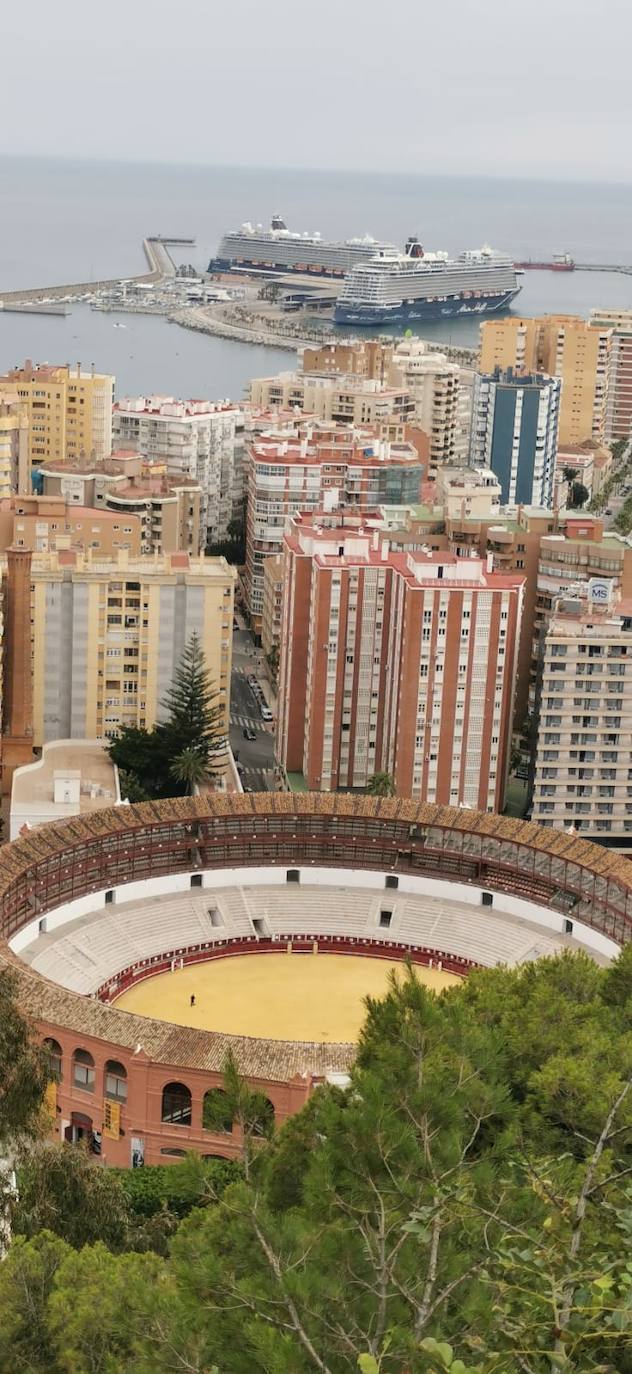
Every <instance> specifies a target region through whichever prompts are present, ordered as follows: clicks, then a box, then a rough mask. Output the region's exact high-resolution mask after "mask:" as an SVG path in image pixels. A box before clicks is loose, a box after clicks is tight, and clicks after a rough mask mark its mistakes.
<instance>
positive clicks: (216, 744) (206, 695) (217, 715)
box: [157, 634, 227, 772]
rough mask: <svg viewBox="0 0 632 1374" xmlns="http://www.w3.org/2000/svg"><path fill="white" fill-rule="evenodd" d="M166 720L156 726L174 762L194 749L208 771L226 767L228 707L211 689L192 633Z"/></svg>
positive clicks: (168, 701)
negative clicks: (226, 711)
mask: <svg viewBox="0 0 632 1374" xmlns="http://www.w3.org/2000/svg"><path fill="white" fill-rule="evenodd" d="M163 706H164V707H165V709H166V710H167V712H168V716H167V719H166V720H165V721H164V723H163V724H162V725H159V726H158V727H157V733H158V734H159V735H160V737H161V739H162V740H163V741H164V742H165V746H166V751H167V753H168V755H169V757H170V759H171V762H172V763H173V761H174V760H175V759H177V758H178V757H179V756H181V755H182V754H184V753H185V751H187V750H191V751H193V752H195V753H197V754H198V755H199V756H200V757H201V758H202V759H203V760H204V763H205V764H206V766H207V767H208V769H209V771H210V772H212V771H213V770H218V769H219V770H221V769H222V768H223V767H224V766H225V764H226V747H227V742H226V731H225V725H224V720H225V706H224V702H223V699H222V696H221V694H220V692H218V691H216V690H215V689H214V688H213V687H212V686H211V682H210V679H209V677H208V673H207V671H206V663H205V660H204V653H203V650H202V646H201V644H200V640H199V637H198V635H197V634H193V635H192V636H191V639H190V640H189V643H188V644H187V646H186V649H185V650H184V653H183V655H182V658H181V660H180V662H179V664H178V667H177V668H176V671H175V673H174V677H173V682H172V684H171V687H170V688H169V691H168V692H167V695H166V697H165V699H164V702H163Z"/></svg>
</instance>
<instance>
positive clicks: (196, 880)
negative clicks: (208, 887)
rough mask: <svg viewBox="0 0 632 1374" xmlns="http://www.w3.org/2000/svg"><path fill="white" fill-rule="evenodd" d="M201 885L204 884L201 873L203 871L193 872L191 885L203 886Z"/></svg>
mask: <svg viewBox="0 0 632 1374" xmlns="http://www.w3.org/2000/svg"><path fill="white" fill-rule="evenodd" d="M201 886H202V874H201V873H192V874H191V887H201Z"/></svg>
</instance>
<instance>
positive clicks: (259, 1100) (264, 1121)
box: [245, 1093, 274, 1136]
mask: <svg viewBox="0 0 632 1374" xmlns="http://www.w3.org/2000/svg"><path fill="white" fill-rule="evenodd" d="M245 1125H246V1130H248V1129H249V1130H250V1131H251V1132H252V1134H253V1135H261V1136H269V1135H272V1132H273V1130H274V1103H272V1102H271V1101H270V1098H269V1097H264V1094H263V1093H253V1094H252V1114H251V1118H250V1121H249V1122H246V1123H245Z"/></svg>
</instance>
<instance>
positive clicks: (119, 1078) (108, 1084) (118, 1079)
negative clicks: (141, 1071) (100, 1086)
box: [105, 1059, 127, 1102]
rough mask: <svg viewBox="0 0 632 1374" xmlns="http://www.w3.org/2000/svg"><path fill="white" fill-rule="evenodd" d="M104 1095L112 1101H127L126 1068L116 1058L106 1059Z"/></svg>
mask: <svg viewBox="0 0 632 1374" xmlns="http://www.w3.org/2000/svg"><path fill="white" fill-rule="evenodd" d="M105 1096H106V1097H109V1098H110V1101H112V1102H127V1069H126V1068H125V1065H124V1064H120V1063H119V1061H118V1059H108V1060H107V1062H106V1065H105Z"/></svg>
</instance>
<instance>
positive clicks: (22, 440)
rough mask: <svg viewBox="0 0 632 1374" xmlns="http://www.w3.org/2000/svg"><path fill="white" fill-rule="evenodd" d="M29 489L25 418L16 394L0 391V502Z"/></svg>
mask: <svg viewBox="0 0 632 1374" xmlns="http://www.w3.org/2000/svg"><path fill="white" fill-rule="evenodd" d="M30 489H31V468H30V462H29V422H28V416H27V414H26V411H25V410H24V409H23V407H22V403H21V402H20V400H19V398H18V396H17V393H14V394H12V393H11V392H10V391H6V392H5V393H4V394H3V393H2V392H1V391H0V498H1V497H5V496H10V495H11V493H12V492H14V491H22V492H24V491H30Z"/></svg>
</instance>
